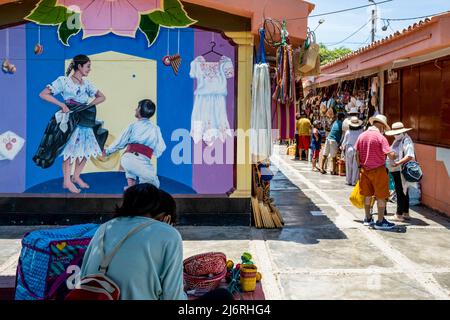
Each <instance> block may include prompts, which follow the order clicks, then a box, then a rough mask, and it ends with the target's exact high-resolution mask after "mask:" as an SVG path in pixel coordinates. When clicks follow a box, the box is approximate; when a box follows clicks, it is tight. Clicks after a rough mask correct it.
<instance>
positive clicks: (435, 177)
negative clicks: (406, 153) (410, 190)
mask: <svg viewBox="0 0 450 320" xmlns="http://www.w3.org/2000/svg"><path fill="white" fill-rule="evenodd" d="M415 151H416V156H417V161H418V162H419V163H420V166H421V168H422V171H423V179H422V181H421V189H422V203H423V204H424V205H426V206H427V207H430V208H432V209H435V210H437V211H440V212H443V213H445V214H446V215H448V216H450V210H449V208H450V177H449V175H448V173H447V170H446V168H445V165H444V163H443V162H442V161H437V160H436V147H433V146H428V145H423V144H418V143H416V144H415Z"/></svg>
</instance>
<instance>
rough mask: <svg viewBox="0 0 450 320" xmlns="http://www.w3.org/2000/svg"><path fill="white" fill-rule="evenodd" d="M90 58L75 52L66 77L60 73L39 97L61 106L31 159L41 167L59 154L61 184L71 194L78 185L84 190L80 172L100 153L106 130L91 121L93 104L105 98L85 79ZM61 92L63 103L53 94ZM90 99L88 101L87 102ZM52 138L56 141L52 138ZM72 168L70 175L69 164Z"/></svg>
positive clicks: (85, 187) (88, 69) (77, 190)
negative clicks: (61, 159) (62, 180)
mask: <svg viewBox="0 0 450 320" xmlns="http://www.w3.org/2000/svg"><path fill="white" fill-rule="evenodd" d="M90 71H91V61H90V59H89V57H87V56H85V55H77V56H75V57H74V58H73V60H72V62H71V63H70V65H69V67H68V69H67V72H66V76H61V77H59V78H58V79H56V80H55V81H53V82H52V83H51V84H49V85H47V87H46V88H45V89H44V90H42V92H41V93H40V94H39V96H40V97H41V98H42V99H43V100H45V101H47V102H50V103H52V104H54V105H57V106H58V107H60V108H61V111H59V112H57V113H56V114H55V116H54V117H53V118H52V120H51V121H50V123H49V124H48V126H47V129H46V131H45V134H44V138H43V139H42V141H41V145H40V146H39V149H38V152H37V154H36V155H35V156H34V158H33V160H34V161H35V162H36V164H37V165H39V166H41V167H42V168H47V167H49V166H51V165H52V164H53V162H54V161H55V158H56V157H57V156H59V155H62V156H63V174H64V184H63V187H64V188H65V189H68V190H69V191H70V192H72V193H80V189H78V188H77V186H76V185H75V184H77V185H78V186H79V187H80V188H83V189H88V188H89V185H88V184H87V183H86V182H84V181H83V180H82V179H81V177H80V175H81V173H82V172H83V169H84V167H85V165H86V162H87V161H88V160H89V159H90V158H91V157H97V156H101V155H102V149H103V146H104V143H105V141H106V138H107V135H108V133H107V131H106V130H104V129H101V123H99V122H98V121H95V116H96V107H95V106H96V105H98V104H100V103H102V102H104V101H105V99H106V98H105V96H104V95H103V94H102V93H101V92H100V91H99V90H97V89H96V88H95V87H94V86H93V85H92V84H91V83H90V82H89V81H88V80H87V79H85V78H84V77H87V76H88V75H89V72H90ZM59 94H61V96H62V97H63V99H64V102H60V101H59V100H58V99H56V98H55V96H57V95H59ZM91 100H92V101H91ZM55 140H56V141H55ZM74 162H75V171H74V174H73V176H72V177H71V172H72V164H73V163H74Z"/></svg>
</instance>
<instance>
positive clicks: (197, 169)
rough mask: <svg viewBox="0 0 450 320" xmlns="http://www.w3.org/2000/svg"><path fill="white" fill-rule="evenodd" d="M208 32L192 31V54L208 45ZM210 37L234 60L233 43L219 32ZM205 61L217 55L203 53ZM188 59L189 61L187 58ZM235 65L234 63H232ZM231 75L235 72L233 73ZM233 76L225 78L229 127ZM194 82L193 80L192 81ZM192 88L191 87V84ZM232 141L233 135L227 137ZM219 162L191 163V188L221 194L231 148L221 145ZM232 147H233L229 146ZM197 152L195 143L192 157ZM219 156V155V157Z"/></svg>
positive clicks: (226, 185)
mask: <svg viewBox="0 0 450 320" xmlns="http://www.w3.org/2000/svg"><path fill="white" fill-rule="evenodd" d="M212 38H213V36H212V32H210V31H203V30H196V31H195V37H194V39H195V40H194V41H195V46H194V47H195V49H194V56H195V57H197V56H199V55H202V54H203V53H205V52H207V51H209V50H210V49H211V40H212ZM214 41H215V42H216V44H217V45H216V47H215V48H214V50H215V51H216V52H219V53H221V54H223V55H225V56H227V57H229V58H231V60H232V61H233V63H234V64H236V61H235V59H236V54H235V47H234V46H232V45H231V44H230V43H229V42H228V40H226V39H224V38H223V37H222V36H221V35H220V34H219V33H214ZM205 58H206V60H207V61H210V62H213V61H214V62H216V61H219V59H220V57H219V56H218V55H215V54H209V55H207V56H206V57H205ZM189 63H190V62H189ZM235 69H236V65H235ZM235 77H237V75H236V74H235ZM234 84H235V78H231V79H228V96H227V116H228V121H229V123H230V126H231V129H234V128H235V86H234ZM194 86H195V84H194ZM194 89H195V88H194ZM231 142H233V139H231ZM205 147H206V146H205V145H203V147H202V150H203V151H204V150H205ZM222 147H223V162H224V164H212V165H209V164H206V163H204V161H205V159H203V164H195V163H194V165H193V166H192V167H193V169H192V170H193V174H192V185H193V188H194V190H196V191H197V192H198V193H200V194H202V193H203V194H224V193H226V192H227V191H229V190H230V189H231V188H232V187H233V165H232V164H226V163H230V162H229V161H226V159H227V156H228V157H229V158H231V159H232V160H233V159H234V156H233V152H234V151H231V152H228V153H227V150H226V149H227V148H226V145H225V144H224V145H223V146H222ZM230 149H233V148H230ZM198 152H199V148H198V146H197V147H196V146H193V158H194V157H195V156H196V153H198ZM220 158H222V157H220Z"/></svg>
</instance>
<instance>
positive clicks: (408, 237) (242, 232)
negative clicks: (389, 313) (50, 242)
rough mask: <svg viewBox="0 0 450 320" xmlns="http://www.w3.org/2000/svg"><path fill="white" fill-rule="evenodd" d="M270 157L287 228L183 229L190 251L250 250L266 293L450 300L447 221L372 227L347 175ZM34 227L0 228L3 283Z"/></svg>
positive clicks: (417, 219)
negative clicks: (398, 228)
mask: <svg viewBox="0 0 450 320" xmlns="http://www.w3.org/2000/svg"><path fill="white" fill-rule="evenodd" d="M273 161H274V164H275V165H276V166H277V168H278V171H276V176H275V177H274V180H273V182H272V193H271V196H272V197H273V198H274V199H275V202H276V204H277V206H278V208H279V209H280V210H281V212H282V214H283V217H284V219H285V222H286V226H285V228H284V229H282V230H257V229H255V228H249V227H179V228H178V229H179V230H180V232H181V234H182V236H183V239H184V256H185V257H188V256H191V255H194V254H197V253H202V252H207V251H221V252H224V253H225V254H226V255H227V257H228V258H229V259H232V260H234V261H239V260H240V256H241V254H242V253H243V252H244V251H249V252H251V253H252V254H253V256H254V262H255V263H256V265H257V266H258V269H259V271H260V272H262V274H263V280H262V281H263V282H262V284H263V288H264V291H265V294H266V298H267V299H386V300H390V299H450V220H449V219H447V218H444V217H442V216H440V215H438V214H436V213H434V212H433V211H431V210H428V209H425V208H422V207H415V208H413V210H412V212H411V216H412V218H413V219H412V220H411V223H409V224H405V225H406V226H407V229H406V232H405V233H398V232H387V231H376V230H372V229H368V228H367V227H364V226H363V225H362V221H361V220H362V218H363V211H362V210H358V209H356V208H354V207H352V206H351V205H350V204H349V201H348V196H349V194H350V192H351V190H352V188H351V187H349V186H346V185H345V183H344V178H342V177H336V176H330V175H322V174H320V173H316V172H311V169H310V164H308V163H307V162H304V161H292V160H291V157H289V156H286V155H285V148H284V147H279V146H277V147H276V148H275V155H274V157H273ZM388 211H389V212H394V211H395V205H393V204H389V206H388ZM388 219H389V217H388ZM32 229H36V227H0V286H1V279H2V277H3V279H5V277H11V276H12V275H14V273H15V267H16V263H17V257H18V254H19V250H20V238H21V237H22V235H23V233H24V232H26V231H28V230H32Z"/></svg>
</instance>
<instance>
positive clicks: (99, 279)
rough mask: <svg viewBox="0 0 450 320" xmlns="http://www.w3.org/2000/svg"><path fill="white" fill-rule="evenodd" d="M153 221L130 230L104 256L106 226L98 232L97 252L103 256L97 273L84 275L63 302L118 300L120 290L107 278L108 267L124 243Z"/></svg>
mask: <svg viewBox="0 0 450 320" xmlns="http://www.w3.org/2000/svg"><path fill="white" fill-rule="evenodd" d="M152 223H153V221H149V222H145V223H142V224H140V225H139V226H137V227H136V228H134V229H132V230H131V231H130V232H128V234H127V235H126V236H125V237H124V238H123V239H122V240H121V241H119V243H118V244H117V245H116V246H115V247H114V249H113V250H112V251H111V253H110V254H109V255H107V256H105V251H104V250H105V249H104V238H105V231H106V224H105V225H104V226H103V228H102V229H101V230H100V235H99V241H100V242H99V248H98V250H99V252H100V254H102V255H103V258H102V260H101V261H102V262H101V263H100V266H99V267H98V273H96V274H90V275H86V276H84V277H83V278H81V280H80V282H79V284H78V286H77V287H75V289H73V290H71V291H70V292H69V294H68V295H67V296H66V297H65V300H119V299H120V288H119V286H118V285H117V284H116V283H115V282H114V280H112V279H111V278H109V277H108V276H107V275H106V273H107V272H108V267H109V265H110V263H111V261H112V259H113V258H114V256H115V255H116V253H117V252H118V251H119V249H120V248H121V247H122V245H123V244H124V242H125V241H126V240H127V239H128V238H129V237H131V236H132V235H134V234H136V233H137V232H139V231H141V230H142V229H144V228H145V227H147V226H149V225H150V224H152Z"/></svg>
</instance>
